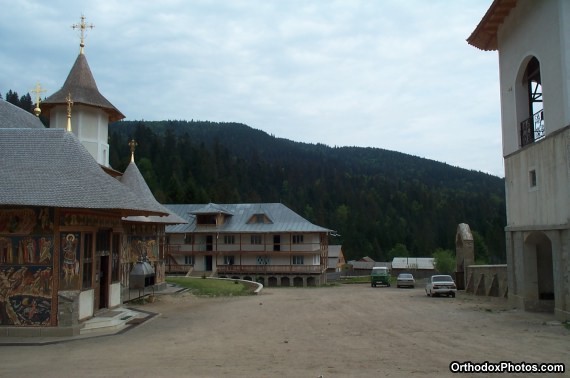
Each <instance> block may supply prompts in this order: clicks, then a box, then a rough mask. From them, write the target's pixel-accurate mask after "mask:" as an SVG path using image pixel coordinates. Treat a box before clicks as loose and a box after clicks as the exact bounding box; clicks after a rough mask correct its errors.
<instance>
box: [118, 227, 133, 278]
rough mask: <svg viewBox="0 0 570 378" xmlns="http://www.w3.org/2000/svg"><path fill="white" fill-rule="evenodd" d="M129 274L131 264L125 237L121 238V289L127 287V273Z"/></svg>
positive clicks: (127, 242)
mask: <svg viewBox="0 0 570 378" xmlns="http://www.w3.org/2000/svg"><path fill="white" fill-rule="evenodd" d="M130 272H131V262H130V259H129V241H128V239H127V237H126V236H124V235H123V237H122V238H121V272H120V275H121V276H120V279H121V284H122V285H123V287H129V273H130Z"/></svg>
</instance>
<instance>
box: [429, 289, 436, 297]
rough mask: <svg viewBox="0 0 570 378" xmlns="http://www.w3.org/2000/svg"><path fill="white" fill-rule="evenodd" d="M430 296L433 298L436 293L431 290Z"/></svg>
mask: <svg viewBox="0 0 570 378" xmlns="http://www.w3.org/2000/svg"><path fill="white" fill-rule="evenodd" d="M429 296H430V297H432V298H433V297H435V293H434V292H433V291H431V290H430V291H429Z"/></svg>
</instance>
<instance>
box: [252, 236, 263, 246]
mask: <svg viewBox="0 0 570 378" xmlns="http://www.w3.org/2000/svg"><path fill="white" fill-rule="evenodd" d="M251 244H261V235H251Z"/></svg>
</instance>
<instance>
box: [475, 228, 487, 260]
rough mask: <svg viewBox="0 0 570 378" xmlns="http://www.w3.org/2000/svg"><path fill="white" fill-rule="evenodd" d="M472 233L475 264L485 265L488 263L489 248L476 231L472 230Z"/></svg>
mask: <svg viewBox="0 0 570 378" xmlns="http://www.w3.org/2000/svg"><path fill="white" fill-rule="evenodd" d="M472 235H473V248H474V252H475V264H477V265H485V264H488V263H489V249H488V248H487V244H485V240H484V239H483V237H482V236H481V234H479V233H478V232H477V231H473V232H472Z"/></svg>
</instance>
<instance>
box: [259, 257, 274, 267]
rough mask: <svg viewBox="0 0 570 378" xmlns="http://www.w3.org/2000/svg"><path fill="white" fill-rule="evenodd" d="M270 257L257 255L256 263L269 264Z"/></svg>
mask: <svg viewBox="0 0 570 378" xmlns="http://www.w3.org/2000/svg"><path fill="white" fill-rule="evenodd" d="M270 264H271V258H270V257H269V256H257V265H270Z"/></svg>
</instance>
